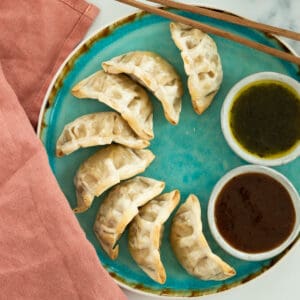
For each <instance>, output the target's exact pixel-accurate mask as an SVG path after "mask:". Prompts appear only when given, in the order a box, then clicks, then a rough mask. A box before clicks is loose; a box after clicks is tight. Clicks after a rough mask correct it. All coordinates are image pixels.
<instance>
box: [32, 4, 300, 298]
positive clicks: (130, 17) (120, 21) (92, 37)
mask: <svg viewBox="0 0 300 300" xmlns="http://www.w3.org/2000/svg"><path fill="white" fill-rule="evenodd" d="M192 5H194V6H197V7H205V8H209V9H213V10H217V11H222V12H226V13H229V14H232V15H234V16H237V17H239V18H241V19H247V18H245V17H243V16H241V15H239V14H237V13H234V12H232V11H230V10H227V9H223V8H218V7H215V6H213V5H205V4H201V5H197V4H192ZM158 7H161V6H158ZM145 15H154V14H152V13H148V12H146V11H143V10H136V11H135V12H131V13H128V14H126V15H124V16H123V17H120V18H117V19H116V20H115V21H113V22H107V23H106V24H105V25H102V26H101V27H99V28H97V29H95V30H94V31H93V32H91V33H90V34H89V35H88V36H86V37H85V38H83V40H82V41H81V42H80V43H79V44H78V45H77V46H76V47H75V48H74V49H73V50H72V51H71V52H70V53H69V55H68V56H67V57H66V58H65V60H64V61H63V62H62V64H61V65H60V67H59V68H58V69H57V71H56V72H55V75H54V76H53V78H52V80H51V82H50V84H49V86H48V89H47V92H46V94H45V96H44V98H43V102H42V105H41V108H40V111H39V118H38V123H37V129H36V134H37V136H38V138H39V139H40V140H41V141H42V143H43V137H42V135H43V120H44V118H45V113H46V111H47V105H48V103H49V100H50V96H51V92H52V90H53V88H54V86H55V83H56V82H57V80H58V79H59V76H60V75H62V71H63V70H64V68H65V67H66V65H67V64H68V62H69V61H70V60H71V59H72V58H73V59H75V60H76V59H77V58H78V57H79V56H80V55H81V53H80V52H79V50H80V49H81V48H82V47H83V46H84V45H86V44H89V43H93V42H95V41H97V40H99V37H97V36H98V35H100V34H101V33H103V32H105V31H106V30H108V31H109V30H110V28H111V27H113V30H115V29H116V28H118V27H119V26H122V25H126V24H129V23H131V22H134V21H135V20H137V19H138V18H141V17H143V16H145ZM252 30H253V31H257V32H262V31H260V30H255V29H252ZM267 36H268V37H270V38H274V39H275V40H276V41H277V42H278V43H279V44H281V46H283V48H284V50H283V51H285V52H289V53H291V54H293V55H295V56H297V51H296V50H295V49H294V48H293V47H292V46H291V45H290V44H288V43H287V42H286V41H285V40H283V39H282V38H281V37H279V36H277V35H274V34H267ZM77 52H78V56H76V53H77ZM291 64H293V63H291ZM293 65H295V66H296V64H293ZM82 230H83V229H82ZM299 242H300V234H298V237H296V239H295V240H294V242H293V243H292V244H291V245H290V246H289V247H287V248H286V249H285V250H284V251H283V252H282V253H281V254H279V255H278V256H277V257H276V259H275V260H274V261H273V260H272V261H271V263H270V265H268V266H267V267H263V268H262V269H261V270H259V271H257V272H255V273H254V274H250V276H249V278H248V277H247V278H246V279H245V280H241V281H238V282H235V283H231V284H230V285H229V286H228V287H227V285H226V284H225V285H224V288H223V286H222V287H221V289H220V288H212V289H207V290H206V291H204V292H200V293H195V295H193V293H192V294H191V295H187V296H186V295H183V293H182V292H180V291H178V292H175V293H178V295H176V294H175V293H171V294H169V295H168V294H165V293H163V289H161V290H157V293H156V292H155V291H156V290H155V289H151V288H148V289H146V290H143V289H141V288H135V287H132V286H131V285H129V284H128V283H127V284H126V283H124V282H123V281H122V280H121V279H119V278H118V277H119V276H118V275H117V274H115V273H112V272H110V271H109V270H107V269H106V268H105V267H104V266H103V267H104V269H105V270H106V272H108V274H109V275H110V276H111V278H112V279H113V280H114V281H115V282H116V283H117V284H118V285H119V286H120V287H122V288H124V289H126V290H128V291H130V292H133V293H137V294H140V295H144V296H148V297H159V298H160V299H176V300H180V299H182V300H184V299H191V298H196V297H202V296H207V295H214V294H219V293H222V292H224V291H229V290H231V289H233V288H234V289H236V288H238V287H241V286H244V285H245V284H247V283H248V282H250V281H252V279H254V278H258V277H259V278H261V277H262V276H265V275H266V273H268V271H269V270H270V269H272V267H273V266H274V265H275V264H276V265H277V264H278V263H279V261H282V258H283V257H286V256H287V254H288V252H290V250H292V249H293V248H295V245H296V244H299ZM97 256H98V255H97ZM98 259H99V258H98ZM99 262H100V264H101V265H102V263H101V261H100V259H99ZM180 293H181V294H180Z"/></svg>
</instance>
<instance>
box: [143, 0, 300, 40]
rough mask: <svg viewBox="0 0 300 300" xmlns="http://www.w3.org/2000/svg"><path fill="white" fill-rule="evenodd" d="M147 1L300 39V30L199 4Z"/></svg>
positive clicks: (161, 0) (164, 0)
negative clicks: (299, 31) (269, 23)
mask: <svg viewBox="0 0 300 300" xmlns="http://www.w3.org/2000/svg"><path fill="white" fill-rule="evenodd" d="M147 1H150V2H154V3H158V4H162V5H164V6H167V7H173V8H177V9H181V10H185V11H189V12H192V13H195V14H199V15H203V16H207V17H210V18H213V19H218V20H222V21H226V22H229V23H233V24H237V25H240V26H244V27H248V28H253V29H257V30H260V31H262V32H266V33H272V34H276V35H279V36H285V37H287V38H290V39H293V40H297V41H300V33H298V32H295V31H291V30H287V29H283V28H279V27H274V26H270V25H266V24H262V23H258V22H254V21H251V20H248V19H245V18H240V17H237V16H234V15H232V14H229V13H226V12H218V11H216V10H213V9H209V8H205V7H199V6H195V5H189V4H185V3H181V2H176V1H171V0H147Z"/></svg>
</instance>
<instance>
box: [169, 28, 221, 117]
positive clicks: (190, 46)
mask: <svg viewBox="0 0 300 300" xmlns="http://www.w3.org/2000/svg"><path fill="white" fill-rule="evenodd" d="M170 28H171V35H172V38H173V40H174V42H175V44H176V46H177V47H178V48H179V49H180V50H181V57H182V59H183V62H184V68H185V72H186V74H187V75H188V89H189V92H190V95H191V98H192V104H193V107H194V110H195V111H196V113H198V114H202V113H203V112H204V111H205V110H206V109H207V108H208V106H209V105H210V103H211V102H212V100H213V98H214V96H215V95H216V93H217V91H218V90H219V88H220V85H221V82H222V79H223V71H222V65H221V59H220V56H219V54H218V50H217V46H216V44H215V42H214V41H213V39H212V38H211V37H209V36H208V35H207V34H206V33H204V32H202V31H201V30H199V29H196V28H193V27H190V26H188V25H184V24H181V23H171V24H170Z"/></svg>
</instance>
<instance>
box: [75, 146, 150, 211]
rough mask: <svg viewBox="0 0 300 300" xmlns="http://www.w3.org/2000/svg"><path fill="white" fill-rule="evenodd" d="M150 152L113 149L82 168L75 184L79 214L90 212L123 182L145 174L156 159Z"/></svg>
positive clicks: (96, 155)
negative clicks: (104, 195)
mask: <svg viewBox="0 0 300 300" xmlns="http://www.w3.org/2000/svg"><path fill="white" fill-rule="evenodd" d="M154 157H155V156H154V154H153V153H152V152H151V151H150V150H144V149H143V150H138V149H130V148H127V147H124V146H121V145H110V146H107V147H106V148H104V149H101V150H99V151H98V152H96V153H95V154H94V155H92V156H91V157H89V158H88V159H87V160H86V161H84V162H83V163H82V164H81V166H80V167H79V169H78V171H77V173H76V176H75V178H74V183H75V187H76V194H77V208H75V209H74V211H75V212H83V211H86V210H87V209H88V208H89V207H90V206H91V205H92V202H93V200H94V197H95V196H100V195H101V194H102V193H103V192H104V191H106V190H107V189H109V188H110V187H112V186H114V185H116V184H117V183H119V182H120V181H121V180H125V179H128V178H130V177H133V176H135V175H137V174H139V173H142V172H143V171H144V170H145V169H146V168H147V167H148V166H149V164H150V163H151V162H152V161H153V159H154Z"/></svg>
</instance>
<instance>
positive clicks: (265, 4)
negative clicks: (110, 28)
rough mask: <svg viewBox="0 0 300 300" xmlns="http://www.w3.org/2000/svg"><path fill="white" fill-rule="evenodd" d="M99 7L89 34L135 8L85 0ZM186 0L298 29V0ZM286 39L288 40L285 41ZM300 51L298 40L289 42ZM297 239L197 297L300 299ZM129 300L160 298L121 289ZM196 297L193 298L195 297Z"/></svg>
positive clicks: (220, 299) (216, 299)
mask: <svg viewBox="0 0 300 300" xmlns="http://www.w3.org/2000/svg"><path fill="white" fill-rule="evenodd" d="M88 1H89V2H91V3H93V4H95V5H96V6H98V7H99V8H100V9H101V13H100V15H99V16H98V17H97V19H96V20H95V22H94V24H93V25H92V27H91V28H90V30H89V32H88V34H87V36H88V35H90V34H92V33H93V32H94V31H95V30H97V29H99V28H101V27H103V26H104V25H108V24H110V23H112V22H114V21H115V20H117V19H119V18H121V17H123V16H125V15H128V14H129V13H132V12H134V11H136V9H135V8H132V7H129V6H127V5H123V4H120V3H119V2H116V1H113V0H102V1H100V0H88ZM181 1H182V2H186V3H195V4H200V5H201V4H204V5H209V6H213V7H216V8H220V9H225V10H230V11H232V12H234V13H237V14H239V15H241V16H245V17H248V18H250V19H253V20H257V21H259V22H263V23H266V24H269V25H274V26H278V27H283V28H286V29H291V30H294V31H298V32H300V1H299V0H263V1H260V0H243V1H241V0H226V1H223V0H208V1H184V0H181ZM287 41H288V40H287ZM288 43H289V44H290V45H292V47H293V48H294V49H295V50H296V51H297V52H298V53H300V42H291V41H288ZM299 278H300V242H299V241H298V243H297V244H296V245H295V246H294V247H293V249H292V250H291V251H289V253H288V254H287V255H286V256H285V257H284V258H283V259H281V260H280V261H279V262H278V263H277V264H276V265H275V266H273V267H272V268H271V269H270V270H268V271H267V272H265V273H263V274H262V275H260V276H259V277H257V278H256V279H254V280H252V281H250V282H248V283H246V284H243V285H240V286H239V287H236V288H233V289H231V290H229V291H226V292H222V293H218V294H214V295H210V296H202V297H199V299H201V300H207V299H209V300H229V299H230V300H240V299H241V300H253V299H255V300H271V299H272V300H297V299H300V288H299V287H298V284H299ZM124 292H125V293H126V295H127V296H128V299H130V300H144V299H145V300H147V299H149V300H150V299H152V300H159V299H160V298H159V297H155V296H152V297H148V296H144V295H140V294H137V293H133V292H130V291H127V290H124ZM194 299H195V298H194Z"/></svg>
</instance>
